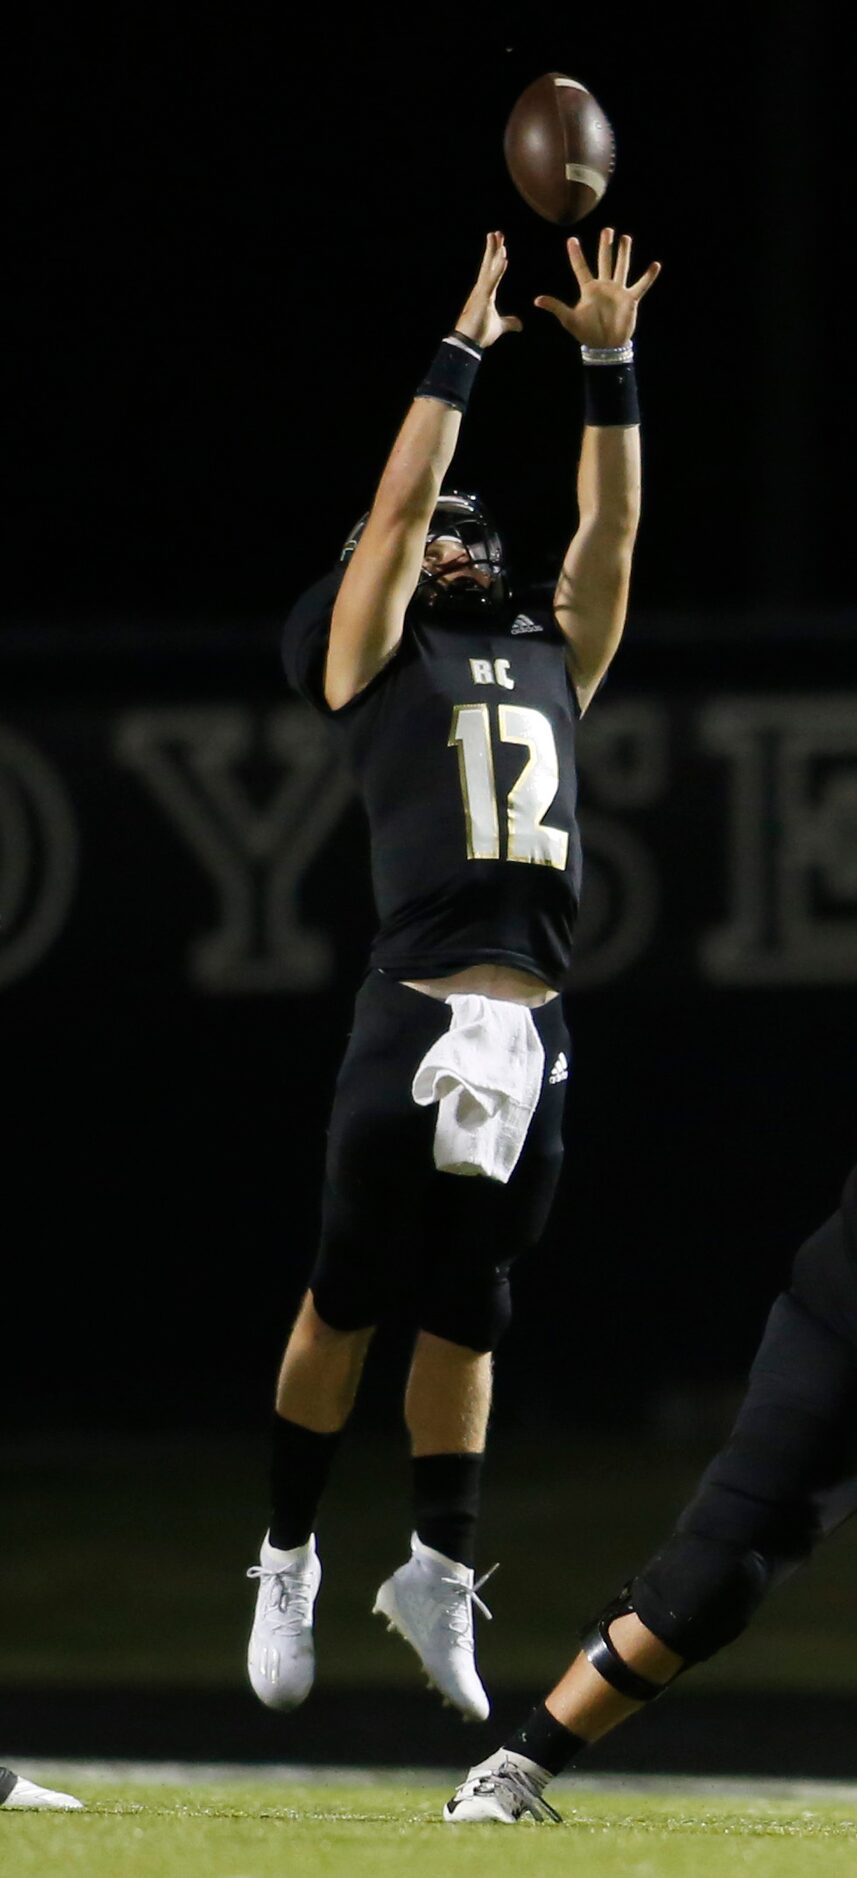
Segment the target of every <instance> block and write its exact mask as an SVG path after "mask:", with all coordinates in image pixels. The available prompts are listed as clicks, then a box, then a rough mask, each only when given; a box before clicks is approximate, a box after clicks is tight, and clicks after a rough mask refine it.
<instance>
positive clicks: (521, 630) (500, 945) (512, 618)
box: [283, 569, 581, 989]
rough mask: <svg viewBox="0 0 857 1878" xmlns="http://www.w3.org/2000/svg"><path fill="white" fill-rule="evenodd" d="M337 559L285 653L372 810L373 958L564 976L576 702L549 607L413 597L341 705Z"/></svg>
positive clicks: (401, 974) (570, 920)
mask: <svg viewBox="0 0 857 1878" xmlns="http://www.w3.org/2000/svg"><path fill="white" fill-rule="evenodd" d="M342 572H343V570H341V569H338V570H336V572H335V573H333V574H331V575H328V576H327V577H326V579H325V580H323V581H320V582H319V583H318V584H317V585H316V586H315V587H313V588H311V589H310V590H309V592H308V593H306V594H304V595H303V596H302V598H301V599H300V600H299V601H298V603H297V605H296V607H295V608H294V610H293V611H292V613H291V614H290V616H289V619H288V621H287V623H286V627H285V632H284V635H283V660H284V664H285V668H286V674H287V676H288V678H289V680H290V682H291V683H292V684H293V685H294V687H295V688H296V690H298V691H299V692H300V693H301V694H302V696H303V697H305V698H307V699H308V701H309V702H310V703H311V704H313V705H314V706H315V708H316V709H317V710H320V711H322V712H323V713H324V715H325V716H326V717H327V718H328V719H329V721H330V722H331V723H332V724H334V725H336V727H337V734H338V735H339V736H341V738H342V742H343V746H344V753H345V756H346V760H347V761H348V764H349V767H350V769H351V771H352V773H353V775H354V778H355V781H356V783H357V786H358V789H359V791H360V794H361V796H362V799H363V802H364V804H365V807H366V810H367V814H368V818H369V832H370V841H371V856H372V883H373V890H374V896H375V904H376V907H377V911H378V918H379V925H378V930H377V933H376V936H375V940H374V943H373V945H372V951H371V962H372V964H373V965H376V966H378V967H380V968H381V969H382V970H384V971H389V972H391V973H392V974H394V975H395V976H396V977H398V978H429V977H439V976H445V975H447V974H448V973H450V972H455V971H458V970H461V969H462V968H463V967H465V966H468V965H475V964H477V963H481V962H482V961H483V960H484V961H491V962H494V963H497V964H504V965H514V966H517V967H519V968H520V969H521V970H523V971H528V972H533V973H535V974H536V976H537V977H539V978H541V979H543V980H544V981H545V983H546V984H549V985H551V986H553V987H554V988H555V989H560V988H561V987H562V986H563V985H564V984H565V982H566V980H567V978H568V974H569V968H570V963H571V943H572V932H573V928H574V922H575V917H576V914H577V907H578V900H579V895H580V869H581V855H580V838H579V834H578V828H577V821H576V802H577V777H576V768H575V727H576V723H577V719H578V717H579V715H580V713H579V707H578V703H577V696H576V693H575V690H574V687H573V685H572V683H571V678H570V675H569V671H568V666H567V662H566V648H565V642H564V640H563V637H562V634H561V633H560V631H559V628H558V626H557V625H556V622H555V620H554V618H553V615H552V614H551V613H550V612H549V611H548V610H546V609H544V608H543V607H538V608H536V607H528V608H527V610H526V611H520V612H518V613H517V614H515V613H514V609H512V608H510V609H509V611H508V614H507V616H506V617H505V618H502V619H500V620H498V621H496V622H495V621H494V620H493V619H492V618H491V617H490V616H487V615H486V617H485V618H484V619H481V618H480V619H476V620H473V621H470V620H467V621H466V622H465V621H464V620H459V621H457V622H456V621H455V619H454V616H449V615H446V614H439V615H438V617H437V618H436V619H435V618H432V617H431V616H430V615H429V614H428V613H423V614H419V613H416V612H415V609H414V608H413V607H412V608H411V609H409V612H408V616H407V619H406V623H405V631H404V634H403V638H402V642H401V645H400V646H399V648H398V650H397V652H396V653H395V655H394V657H393V658H392V659H391V660H390V661H389V662H388V664H387V665H385V666H384V667H383V668H382V670H381V671H380V672H378V673H377V674H376V676H375V677H374V678H373V679H372V680H371V682H370V683H369V684H368V685H367V686H366V687H365V689H364V690H363V691H361V692H359V693H358V695H357V696H356V697H355V698H353V699H352V700H351V701H350V703H348V704H346V705H344V706H343V707H342V709H340V710H338V711H331V710H330V708H329V706H328V705H327V704H326V702H325V698H324V688H323V685H324V664H325V657H326V652H327V643H328V635H329V630H330V619H331V614H332V610H333V603H334V601H335V598H336V594H337V591H338V588H339V584H340V581H341V578H342Z"/></svg>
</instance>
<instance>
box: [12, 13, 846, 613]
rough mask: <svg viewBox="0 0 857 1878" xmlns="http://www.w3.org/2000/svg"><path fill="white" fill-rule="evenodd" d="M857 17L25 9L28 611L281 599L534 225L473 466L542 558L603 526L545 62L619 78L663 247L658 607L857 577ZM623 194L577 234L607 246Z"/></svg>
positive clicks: (653, 355) (18, 148) (653, 564)
mask: <svg viewBox="0 0 857 1878" xmlns="http://www.w3.org/2000/svg"><path fill="white" fill-rule="evenodd" d="M838 18H839V15H838V12H837V11H836V10H834V9H832V8H825V7H824V6H822V7H812V6H810V5H809V4H802V3H799V0H792V4H791V5H782V6H771V5H759V6H754V7H745V8H738V7H734V8H729V7H726V8H723V7H720V8H714V7H708V6H705V5H703V6H702V7H694V8H693V9H688V10H684V11H683V13H682V15H681V18H680V24H679V26H678V28H669V29H668V28H667V27H666V25H665V24H664V20H665V15H662V13H661V12H659V11H658V10H655V11H654V12H653V11H652V10H651V9H645V8H639V7H635V8H631V7H629V6H627V7H622V6H620V7H618V8H616V7H614V8H610V9H598V10H595V9H591V10H590V16H589V17H586V16H584V15H583V13H581V15H580V16H579V17H578V16H577V15H576V14H575V12H574V11H573V10H571V9H562V8H559V7H556V8H553V9H551V8H543V9H542V10H541V12H540V11H539V9H538V8H533V7H529V6H528V7H526V8H520V9H515V8H511V7H496V8H490V9H485V10H483V11H480V10H479V9H475V10H474V9H472V8H464V9H460V10H459V11H457V12H456V14H455V16H454V19H448V18H446V16H445V17H444V19H443V20H442V21H438V22H437V23H435V22H434V21H433V19H432V17H431V15H430V14H428V13H426V14H425V15H423V13H422V12H419V13H418V12H417V11H416V10H413V9H404V8H398V9H395V10H393V9H390V10H389V11H387V10H386V9H383V10H377V9H376V10H374V11H373V10H371V9H370V10H369V11H368V13H366V12H363V13H361V14H360V15H359V16H358V15H354V14H352V15H350V16H349V17H348V18H346V19H345V21H344V22H339V21H338V22H337V24H336V25H335V26H334V25H333V23H332V19H331V17H330V16H329V14H328V13H327V12H326V11H325V12H323V13H319V14H317V15H316V16H315V17H313V11H312V9H306V10H305V12H304V13H302V14H301V16H299V17H296V16H295V14H294V12H293V11H291V10H290V11H283V10H280V9H274V8H271V7H266V6H260V7H253V8H243V9H239V8H237V7H232V8H226V9H225V10H222V9H217V10H216V11H213V12H212V13H211V15H210V16H204V15H203V14H202V11H201V10H199V11H198V12H197V11H187V10H184V9H182V8H178V9H171V8H170V9H168V8H167V7H164V6H157V5H154V6H151V7H147V8H143V7H141V6H138V5H131V6H123V7H121V8H117V9H116V10H115V13H114V16H113V17H112V18H108V20H107V23H106V24H104V23H102V24H101V25H99V26H97V27H96V25H95V24H93V23H92V22H91V21H88V20H87V16H86V11H85V10H83V11H81V10H78V9H75V10H68V9H62V8H59V7H52V6H50V5H48V6H42V7H41V8H39V9H38V11H37V12H34V13H32V14H30V15H28V16H26V17H25V18H24V20H23V21H22V22H19V26H18V39H17V43H16V46H15V49H14V54H13V56H12V58H11V60H10V77H11V80H12V83H11V86H10V96H11V100H12V102H11V105H10V107H9V110H8V114H7V125H6V129H7V141H8V150H9V168H10V171H11V178H12V191H11V203H10V208H9V209H8V211H7V220H6V241H5V265H4V274H5V288H4V297H5V300H6V314H7V323H6V342H5V345H4V349H3V350H4V378H3V402H4V424H5V427H6V440H7V460H8V463H9V467H10V472H11V473H10V475H9V478H8V481H9V490H8V494H7V496H6V497H5V498H4V506H5V524H6V527H5V536H6V539H5V542H4V546H3V556H4V568H5V575H4V587H5V594H6V602H5V610H7V612H8V613H9V614H11V615H13V616H14V615H18V616H24V617H27V618H33V619H34V618H39V617H45V616H50V617H57V616H59V617H64V616H67V615H70V614H77V615H78V616H79V617H82V618H84V619H88V618H97V617H98V616H99V615H102V616H104V615H109V616H110V617H111V618H115V617H116V616H117V615H119V616H129V615H138V616H139V615H143V616H151V615H153V614H154V615H160V616H163V617H166V618H185V619H190V618H193V617H198V616H202V615H205V614H207V615H209V616H210V615H211V613H212V612H213V611H216V612H217V613H218V614H219V615H220V616H221V617H223V618H232V617H237V618H246V617H247V616H248V615H250V616H258V617H267V616H269V615H271V614H277V613H279V612H280V611H281V609H282V606H283V603H284V599H286V598H289V597H291V595H292V593H293V592H294V591H295V589H296V587H299V586H300V585H302V584H303V583H304V581H305V580H306V579H308V578H309V577H311V576H312V575H314V574H315V572H316V571H318V569H319V566H320V565H321V566H323V565H325V564H326V563H327V561H328V560H329V558H330V556H331V552H332V550H333V549H334V548H335V547H336V546H338V543H339V541H340V540H341V538H342V537H343V535H344V533H345V532H346V531H347V529H348V527H349V526H350V524H351V522H352V520H353V519H354V516H355V515H356V514H358V513H360V511H361V510H362V509H363V508H364V507H365V506H366V505H367V503H368V500H369V498H370V496H371V491H372V485H373V483H374V480H375V479H376V477H377V474H378V472H379V470H380V468H381V465H382V462H383V458H384V455H385V453H386V450H387V448H388V446H389V444H390V442H391V441H392V437H393V435H394V433H395V429H396V427H397V424H398V422H399V420H400V417H401V416H402V414H403V412H404V409H405V408H406V404H407V400H408V396H409V393H410V391H411V389H412V388H413V386H414V384H415V382H416V381H417V379H418V377H419V376H420V375H421V374H422V370H423V368H424V365H425V363H426V362H427V359H428V357H429V356H430V355H431V352H432V351H433V348H434V344H435V341H436V339H437V337H438V336H439V335H440V334H441V333H442V332H443V331H444V330H445V329H446V328H447V327H448V326H449V325H450V323H451V322H452V320H453V319H454V317H455V315H456V313H457V311H458V310H459V308H460V306H461V304H462V301H463V299H464V297H465V295H466V292H467V289H468V287H469V284H470V280H471V277H472V275H473V273H474V271H475V267H476V264H477V262H478V257H479V254H480V251H481V243H482V237H483V234H484V231H485V229H486V228H488V227H492V226H495V225H497V226H502V227H503V228H504V229H505V231H506V234H507V238H508V242H509V247H510V253H511V259H512V265H511V267H510V272H509V276H508V281H507V288H506V292H505V295H504V302H505V304H506V306H507V307H508V308H509V309H513V310H516V311H519V312H521V313H522V314H524V315H525V316H526V321H527V323H526V332H525V335H524V337H523V338H522V339H521V340H520V341H507V342H506V345H505V346H504V347H503V348H502V349H501V352H498V354H497V355H496V356H495V357H494V358H492V359H491V360H490V362H489V365H488V368H487V369H486V371H485V372H484V373H483V378H482V381H481V383H480V385H479V390H478V395H477V397H476V398H475V400H474V404H473V407H472V415H471V420H470V423H469V425H468V428H467V432H466V437H465V440H464V443H463V445H462V448H461V451H460V455H459V458H458V460H457V464H456V474H457V476H458V477H459V479H460V480H462V481H469V482H472V483H476V484H479V485H481V487H482V488H483V491H484V493H485V494H486V495H487V496H488V497H489V498H491V499H492V500H493V502H494V506H495V508H496V509H497V511H498V513H499V516H500V519H501V521H502V522H503V524H504V525H505V527H506V530H507V533H508V534H509V537H510V539H511V542H512V547H513V550H515V552H516V553H517V556H518V558H519V560H521V561H527V562H529V563H530V564H531V565H532V566H534V567H535V566H536V565H538V566H539V567H541V568H543V569H545V570H546V569H547V567H548V566H549V565H553V563H554V560H555V556H556V553H557V552H558V551H559V550H560V549H561V547H562V545H563V542H564V538H565V536H566V535H567V533H568V532H569V529H570V526H571V524H572V522H573V510H572V506H571V493H572V489H571V480H572V468H573V454H574V451H575V449H576V439H577V424H578V418H579V403H578V399H579V369H578V367H577V362H576V359H575V358H574V357H573V356H572V353H571V349H570V348H569V346H568V343H567V342H566V341H565V340H564V338H563V335H562V334H560V333H559V332H558V330H554V329H553V327H552V324H551V322H550V321H549V319H548V316H546V315H543V314H539V313H537V312H535V311H534V310H532V309H531V308H530V311H529V313H527V309H528V306H529V305H530V303H531V301H532V297H533V295H534V293H536V292H540V291H556V292H560V293H562V292H564V291H565V288H566V285H569V286H570V285H571V276H570V274H569V273H568V270H567V263H566V260H565V255H564V249H563V235H562V232H561V231H559V230H557V229H555V228H551V227H550V226H549V225H548V224H546V223H543V222H541V221H539V219H538V218H537V217H535V216H534V215H533V214H532V213H531V211H530V210H529V209H527V208H526V207H525V205H524V204H523V203H522V202H521V201H520V200H519V198H518V197H517V196H516V194H515V192H514V190H513V188H512V186H511V183H510V181H509V179H508V176H507V174H506V171H505V168H504V164H503V158H502V132H503V127H504V124H505V121H506V117H507V115H508V111H509V109H510V107H511V104H512V103H513V101H514V99H515V97H516V96H517V94H518V92H519V91H520V90H521V89H522V88H523V86H524V85H525V84H527V83H529V82H530V80H531V79H532V78H533V77H535V76H537V75H538V74H539V73H540V72H541V71H544V70H547V69H558V70H565V71H569V72H571V73H572V75H575V76H580V77H582V78H584V79H585V81H586V82H587V83H588V84H589V85H590V87H591V88H592V90H593V91H594V92H595V94H596V96H597V97H598V98H599V99H600V101H601V103H602V104H603V106H604V108H605V109H606V111H607V112H608V115H609V116H610V117H611V119H612V121H613V124H614V128H615V132H616V138H617V145H618V164H617V170H616V174H615V178H614V180H613V182H612V184H611V187H610V191H609V193H608V196H607V198H606V201H605V205H604V214H605V219H606V216H607V213H608V211H609V216H610V219H611V220H615V221H616V222H617V223H618V224H619V225H620V226H621V227H623V228H627V229H629V230H630V231H631V232H632V233H633V235H634V236H635V239H636V244H637V259H638V261H639V263H640V264H641V265H642V264H644V263H645V262H646V261H647V260H648V259H649V258H651V257H652V256H655V255H656V256H658V257H659V258H660V259H661V260H662V261H663V263H664V275H663V278H662V280H661V282H660V283H659V285H658V288H657V290H656V294H655V295H653V296H652V298H651V299H650V301H649V302H648V303H647V305H646V306H645V307H644V309H643V316H642V320H641V330H640V341H639V348H638V353H639V361H640V376H641V380H642V386H643V394H644V410H645V415H646V425H647V429H646V469H647V498H646V500H647V508H646V520H645V525H644V529H643V532H642V535H641V538H640V545H639V552H638V560H637V584H636V602H637V605H638V607H639V608H640V609H642V610H643V611H645V610H647V609H654V610H659V609H662V608H670V607H685V608H686V607H694V606H702V607H709V608H710V607H712V606H714V607H724V608H736V609H741V608H743V607H744V606H745V604H748V603H749V604H750V605H753V604H757V603H758V604H761V605H780V604H782V603H784V602H787V603H788V604H792V603H795V602H797V603H798V604H803V603H805V604H821V605H825V606H833V607H837V606H843V605H845V604H847V603H848V601H849V600H850V591H851V558H850V547H849V546H848V545H847V537H848V534H849V517H850V502H851V495H850V490H849V491H848V492H847V493H846V492H845V491H844V490H843V489H842V488H841V487H840V481H839V478H837V477H836V476H835V475H834V474H828V473H827V472H828V470H829V469H830V468H831V467H832V464H833V460H834V459H835V457H836V456H837V455H838V454H839V453H840V452H841V451H842V450H843V449H844V448H845V446H846V444H847V439H848V435H849V432H850V430H851V428H852V427H853V420H854V416H855V410H854V393H853V389H852V383H853V374H852V373H851V372H850V370H848V371H846V370H844V369H843V370H842V371H841V372H840V370H839V369H832V368H833V367H835V362H836V359H837V356H838V352H839V348H840V347H844V348H845V349H846V350H847V348H848V347H850V345H851V343H852V341H851V319H852V311H853V307H852V302H851V300H850V298H849V299H848V304H847V306H846V305H844V304H843V293H844V292H845V290H846V289H848V285H849V283H848V271H849V267H850V251H849V229H848V217H849V214H850V208H851V200H850V198H851V189H850V178H851V175H852V173H853V157H852V152H851V144H850V123H851V109H850V102H849V101H850V94H851V89H852V86H853V79H854V75H855V63H857V61H855V55H854V49H853V45H852V43H851V39H852V37H853V34H852V29H851V28H850V27H848V28H847V29H845V28H842V27H839V28H838V29H837V28H836V27H835V21H836V20H837V19H838ZM597 226H598V223H597V220H593V222H592V225H591V226H590V225H589V224H588V223H584V224H582V225H581V229H580V232H581V234H582V235H583V237H584V239H587V238H588V239H589V240H590V241H591V240H592V237H593V235H594V234H595V233H596V232H597Z"/></svg>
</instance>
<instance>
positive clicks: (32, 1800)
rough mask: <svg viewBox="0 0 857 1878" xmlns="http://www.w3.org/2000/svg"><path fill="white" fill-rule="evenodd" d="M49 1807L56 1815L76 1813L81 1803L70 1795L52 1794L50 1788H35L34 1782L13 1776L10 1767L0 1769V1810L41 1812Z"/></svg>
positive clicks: (81, 1805) (18, 1775) (21, 1776)
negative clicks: (17, 1809)
mask: <svg viewBox="0 0 857 1878" xmlns="http://www.w3.org/2000/svg"><path fill="white" fill-rule="evenodd" d="M49 1807H52V1808H53V1809H54V1811H55V1812H57V1813H78V1812H80V1811H81V1809H82V1807H83V1801H82V1800H76V1799H75V1798H74V1796H73V1794H71V1793H54V1792H53V1790H52V1788H51V1787H37V1786H36V1784H35V1781H32V1780H25V1779H24V1776H23V1774H13V1772H12V1769H11V1767H0V1808H2V1809H3V1810H4V1811H5V1812H10V1813H11V1812H14V1811H15V1809H16V1808H20V1809H21V1811H23V1810H24V1809H25V1808H26V1810H27V1811H29V1812H34V1811H35V1812H43V1811H46V1810H47V1809H48V1808H49Z"/></svg>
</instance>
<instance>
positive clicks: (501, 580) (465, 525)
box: [339, 489, 509, 619]
mask: <svg viewBox="0 0 857 1878" xmlns="http://www.w3.org/2000/svg"><path fill="white" fill-rule="evenodd" d="M368 519H369V511H368V510H367V512H366V514H365V515H361V517H360V520H359V522H357V523H356V524H355V526H354V528H352V530H351V533H350V535H349V537H348V540H347V541H346V542H345V544H344V546H343V548H342V552H341V554H340V557H339V559H340V561H347V560H348V559H349V558H350V556H351V555H352V554H353V553H354V550H355V548H356V546H357V543H358V541H359V540H360V536H361V535H362V533H363V530H364V528H365V526H366V523H367V521H368ZM441 537H442V538H443V540H445V541H446V540H453V541H459V542H460V543H461V546H462V548H463V549H464V551H465V554H466V555H467V557H468V560H469V561H470V562H471V564H472V566H473V569H474V576H475V575H477V574H479V575H482V576H483V578H482V579H481V580H479V579H476V578H475V577H474V579H473V580H472V581H471V580H468V579H467V578H466V577H465V576H460V577H459V578H458V579H457V580H455V581H454V582H449V583H448V584H447V583H446V582H445V581H444V580H443V579H442V578H441V577H440V576H439V575H438V574H436V573H432V572H431V571H430V569H428V568H423V570H422V572H421V574H420V577H419V580H418V582H417V588H416V592H415V594H414V598H413V600H412V602H411V605H414V603H417V604H418V605H419V607H420V609H422V608H423V607H425V608H427V609H429V610H430V611H431V612H433V613H434V612H435V611H437V612H441V611H442V612H444V613H447V612H449V613H455V614H456V615H462V616H464V615H466V616H467V617H468V618H470V619H472V618H473V617H474V616H480V615H483V614H486V613H496V612H499V611H500V610H501V609H502V607H503V606H504V605H505V603H506V601H507V600H508V599H509V574H508V567H507V563H506V555H505V552H504V549H503V543H502V541H501V540H500V536H499V535H498V533H497V529H496V527H495V525H494V522H493V520H492V518H491V516H490V515H489V513H488V510H487V509H486V507H485V504H484V502H483V501H482V499H481V497H480V496H477V495H474V494H472V493H465V492H464V491H463V490H460V489H446V490H444V491H443V492H442V494H441V495H439V496H438V499H437V504H436V506H435V508H434V510H433V512H432V518H431V521H430V522H429V526H428V530H427V532H426V547H428V545H429V542H431V541H437V540H438V539H439V538H441ZM486 574H487V575H488V576H489V577H490V578H489V579H488V580H487V581H486V580H485V579H484V576H485V575H486Z"/></svg>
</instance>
